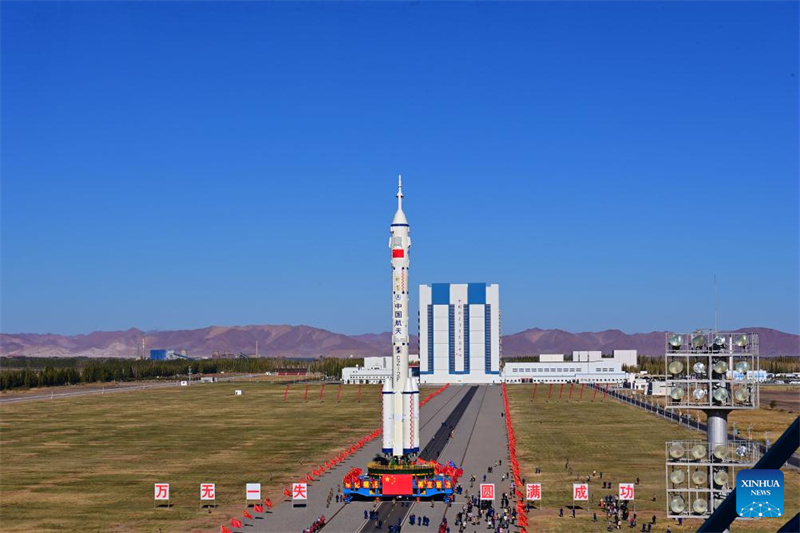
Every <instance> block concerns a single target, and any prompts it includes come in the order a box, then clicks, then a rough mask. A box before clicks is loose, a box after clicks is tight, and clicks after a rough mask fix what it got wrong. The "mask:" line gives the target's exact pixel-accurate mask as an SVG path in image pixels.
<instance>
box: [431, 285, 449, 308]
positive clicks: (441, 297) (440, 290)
mask: <svg viewBox="0 0 800 533" xmlns="http://www.w3.org/2000/svg"><path fill="white" fill-rule="evenodd" d="M431 299H432V300H433V305H450V284H449V283H434V284H433V285H431Z"/></svg>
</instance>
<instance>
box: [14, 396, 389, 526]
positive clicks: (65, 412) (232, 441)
mask: <svg viewBox="0 0 800 533" xmlns="http://www.w3.org/2000/svg"><path fill="white" fill-rule="evenodd" d="M237 388H240V389H243V390H244V395H242V396H234V394H233V390H234V389H237ZM284 389H285V386H284V385H279V384H273V383H268V382H267V383H262V382H252V383H218V384H203V385H200V384H198V385H194V386H192V387H188V388H187V387H176V388H174V389H173V388H170V389H160V390H153V391H136V392H126V393H121V394H115V395H108V396H103V395H97V396H86V397H76V398H70V399H63V400H52V401H50V400H42V401H34V402H28V403H21V404H10V405H3V406H0V414H1V415H2V416H1V417H0V523H2V530H3V531H4V532H6V531H8V532H11V531H37V532H48V531H70V532H71V531H82V532H85V531H120V532H121V531H152V532H157V531H163V532H169V531H175V532H186V531H211V530H214V529H215V528H218V527H219V524H220V523H223V522H227V521H228V520H229V519H230V517H231V516H233V515H235V514H238V513H239V512H241V508H242V507H243V496H244V483H246V482H261V483H262V484H263V485H264V487H263V490H264V492H265V494H264V496H265V497H266V496H271V497H272V498H273V500H274V501H279V500H280V499H281V498H282V487H283V484H284V483H285V482H291V481H293V480H296V479H297V476H298V475H299V474H300V473H305V472H307V471H309V470H310V469H311V465H314V466H315V465H317V464H318V462H319V461H320V460H323V459H327V458H330V457H331V456H332V455H334V454H335V453H336V452H337V450H339V449H341V445H342V444H351V443H352V442H353V441H355V440H357V439H358V438H360V437H362V436H363V435H365V434H366V433H369V432H370V431H372V430H373V429H375V428H376V427H377V426H379V425H380V419H381V418H380V416H381V415H380V399H379V389H380V387H379V386H364V387H363V401H362V402H361V403H358V402H357V398H356V395H357V390H358V388H357V387H355V386H348V387H343V390H342V396H341V402H340V403H338V404H337V403H336V387H335V386H331V385H329V386H327V387H326V390H325V401H324V403H321V402H320V400H319V392H320V386H319V385H316V384H315V385H311V387H310V390H309V401H308V403H304V402H303V399H302V395H303V389H304V386H303V385H293V386H292V391H291V393H290V396H289V401H288V402H286V403H284V402H283V394H284ZM301 461H305V465H303V464H301ZM156 482H169V483H170V484H171V493H172V494H171V496H172V502H171V503H172V504H173V507H172V508H169V509H168V508H158V509H154V508H153V501H152V496H153V484H154V483H156ZM203 482H214V483H216V484H217V494H218V495H217V503H218V504H219V507H218V508H217V509H215V510H213V511H212V512H210V513H209V511H208V510H201V509H200V505H199V503H200V502H199V485H200V483H203Z"/></svg>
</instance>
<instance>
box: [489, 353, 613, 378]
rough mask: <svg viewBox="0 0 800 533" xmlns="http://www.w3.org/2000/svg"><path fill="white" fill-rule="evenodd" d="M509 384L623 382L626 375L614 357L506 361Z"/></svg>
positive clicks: (505, 375) (505, 367) (505, 373)
mask: <svg viewBox="0 0 800 533" xmlns="http://www.w3.org/2000/svg"><path fill="white" fill-rule="evenodd" d="M502 376H503V381H504V382H506V383H621V382H623V381H625V377H626V374H625V372H623V371H622V368H621V365H620V364H619V363H617V362H615V361H613V360H611V359H603V360H600V361H545V362H528V363H506V364H505V366H504V367H503V374H502Z"/></svg>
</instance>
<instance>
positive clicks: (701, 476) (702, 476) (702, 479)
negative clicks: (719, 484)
mask: <svg viewBox="0 0 800 533" xmlns="http://www.w3.org/2000/svg"><path fill="white" fill-rule="evenodd" d="M706 481H708V474H706V473H705V471H704V470H695V471H694V472H692V483H694V484H695V485H705V484H706Z"/></svg>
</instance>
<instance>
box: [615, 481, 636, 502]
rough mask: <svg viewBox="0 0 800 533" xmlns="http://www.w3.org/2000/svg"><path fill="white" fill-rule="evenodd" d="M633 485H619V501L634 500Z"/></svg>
mask: <svg viewBox="0 0 800 533" xmlns="http://www.w3.org/2000/svg"><path fill="white" fill-rule="evenodd" d="M633 487H634V485H633V483H620V484H619V499H620V500H633V499H634V498H633V493H634V488H633Z"/></svg>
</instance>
